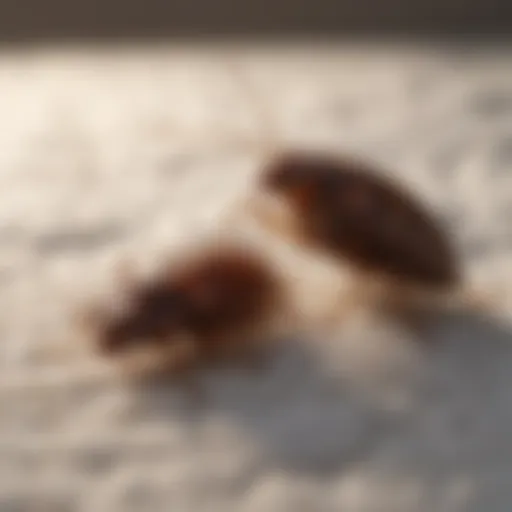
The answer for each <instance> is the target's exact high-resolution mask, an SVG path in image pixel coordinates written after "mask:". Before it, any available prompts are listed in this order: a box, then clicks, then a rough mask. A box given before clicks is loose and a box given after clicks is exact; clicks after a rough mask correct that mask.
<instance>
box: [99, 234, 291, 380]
mask: <svg viewBox="0 0 512 512" xmlns="http://www.w3.org/2000/svg"><path fill="white" fill-rule="evenodd" d="M131 281H132V282H131V283H130V285H129V286H128V287H127V291H126V296H125V297H123V302H124V303H125V305H124V307H123V308H120V311H119V312H118V313H116V314H112V313H110V314H103V315H99V314H97V313H96V314H95V315H94V325H95V332H96V333H97V336H96V339H97V347H98V349H99V350H100V352H101V353H102V354H104V355H107V356H110V357H112V358H114V359H119V360H122V361H124V363H125V364H126V363H128V365H127V368H128V370H129V372H131V373H132V374H133V373H135V374H138V375H141V374H142V375H147V373H156V374H159V373H160V374H161V373H166V374H167V373H168V374H170V375H177V374H183V375H187V376H188V375H190V373H189V372H190V371H191V370H194V369H195V368H196V367H198V366H201V365H203V364H209V363H215V362H221V361H229V360H237V359H238V358H240V360H241V361H244V362H247V363H251V362H255V361H259V362H261V360H260V358H259V356H260V355H262V352H259V349H260V348H262V346H263V345H264V341H265V340H267V339H271V337H272V335H274V334H276V332H274V331H273V328H274V327H277V326H278V325H280V324H279V321H280V319H281V318H282V317H281V313H283V311H284V307H285V304H286V298H285V295H286V294H285V292H284V288H283V286H282V281H281V280H280V277H279V276H278V273H277V271H276V269H275V268H274V267H273V265H271V264H270V262H269V261H268V260H267V259H266V258H265V257H264V256H263V255H262V254H260V253H259V252H256V251H255V250H254V249H251V248H249V247H248V246H245V245H243V244H212V245H208V246H201V247H199V248H198V247H196V248H194V249H190V250H188V251H185V252H184V253H183V254H181V256H180V257H178V258H174V260H173V261H172V262H170V263H168V264H166V265H164V266H163V267H162V268H160V269H159V270H158V271H157V272H155V274H154V275H153V276H151V277H150V278H149V279H141V280H137V279H135V278H133V277H132V278H131Z"/></svg>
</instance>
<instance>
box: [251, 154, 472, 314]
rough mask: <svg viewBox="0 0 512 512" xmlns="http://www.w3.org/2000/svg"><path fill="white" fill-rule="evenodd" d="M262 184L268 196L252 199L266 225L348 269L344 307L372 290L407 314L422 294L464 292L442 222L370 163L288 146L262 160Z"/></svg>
mask: <svg viewBox="0 0 512 512" xmlns="http://www.w3.org/2000/svg"><path fill="white" fill-rule="evenodd" d="M257 187H258V189H259V190H260V191H261V192H263V193H262V194H259V195H258V197H260V198H261V197H265V198H266V199H271V201H270V202H269V201H264V202H259V201H258V202H253V203H252V205H253V207H252V210H253V212H254V213H255V214H256V215H257V216H258V218H259V219H260V220H261V221H263V224H264V225H265V226H267V227H270V228H271V229H272V230H274V231H277V232H279V233H280V234H281V235H284V236H285V237H286V238H287V239H289V240H290V241H293V243H299V244H302V245H304V246H305V247H307V248H309V249H313V250H314V251H317V252H321V253H322V254H324V255H328V256H329V257H330V258H331V259H333V260H334V261H335V262H343V263H344V264H345V265H346V266H347V267H348V268H349V269H350V271H351V273H352V276H353V281H352V283H353V287H352V288H351V290H350V292H349V293H348V294H344V297H345V298H344V300H345V302H344V306H345V309H346V306H347V305H348V302H347V301H350V302H351V303H352V304H353V305H360V304H361V299H362V298H363V296H366V298H367V297H368V295H367V294H368V293H370V296H371V297H373V298H376V297H379V304H380V305H382V306H383V307H385V308H390V309H391V310H393V311H394V312H396V313H404V314H405V313H407V314H410V313H412V312H413V311H416V312H417V309H416V306H417V305H420V304H422V305H423V306H424V305H426V304H427V303H426V302H425V301H424V299H427V300H428V301H429V304H431V305H432V304H433V303H432V302H431V299H433V298H434V297H436V298H440V297H446V296H447V295H448V294H451V293H455V294H456V293H458V292H459V291H460V290H462V286H463V275H462V270H461V269H462V264H461V261H460V260H459V257H458V255H457V253H456V250H455V248H454V246H453V244H452V241H451V238H450V236H449V235H448V233H446V232H445V230H444V229H443V227H442V224H441V223H440V221H439V220H438V219H437V218H436V216H435V215H434V214H433V213H432V212H431V211H429V209H428V208H427V207H426V206H425V205H424V204H422V202H421V201H420V200H419V199H417V198H416V197H415V196H414V194H413V193H412V192H411V191H409V190H407V189H406V188H405V187H404V186H402V185H401V184H399V183H398V182H396V181H395V180H393V179H391V178H388V177H386V176H385V175H384V174H383V173H381V172H379V170H377V169H375V168H374V167H373V165H371V164H367V163H364V162H363V161H362V160H358V159H356V158H348V157H345V158H341V157H336V156H333V155H330V154H327V153H323V152H314V151H290V152H283V153H281V154H276V155H274V156H273V157H272V158H271V159H270V160H269V162H268V163H267V164H266V165H265V166H264V169H263V172H262V173H261V175H260V177H259V181H258V184H257ZM255 206H257V208H256V207H255ZM462 295H464V296H465V297H466V298H469V299H470V300H474V301H475V302H478V300H480V298H478V297H477V296H476V295H472V294H471V293H469V292H468V293H467V294H462ZM381 299H382V300H381ZM340 306H341V304H337V305H336V306H335V308H334V310H333V312H334V314H335V316H339V314H340V312H341V311H342V309H340ZM425 311H426V310H425ZM411 318H412V317H411Z"/></svg>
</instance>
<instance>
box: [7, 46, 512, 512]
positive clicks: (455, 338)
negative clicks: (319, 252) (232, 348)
mask: <svg viewBox="0 0 512 512" xmlns="http://www.w3.org/2000/svg"><path fill="white" fill-rule="evenodd" d="M236 56H237V55H235V57H236ZM238 56H242V58H241V60H240V62H241V64H242V68H243V69H244V70H245V71H246V72H247V73H248V74H249V76H250V79H251V80H252V81H253V83H254V84H255V92H256V94H255V95H254V96H251V93H250V92H249V91H247V90H245V89H244V88H243V87H242V83H241V82H237V81H236V80H235V76H236V75H234V74H233V69H234V68H233V67H230V65H229V62H230V59H231V58H232V57H233V55H232V54H231V55H228V53H227V50H226V49H224V50H223V49H219V50H218V51H217V50H216V49H213V50H212V49H209V50H206V49H203V48H196V49H190V50H188V49H186V48H165V47H163V48H162V47H160V48H154V49H152V48H148V49H145V50H137V49H131V50H128V49H126V50H121V51H114V50H112V51H105V52H101V51H99V50H94V51H93V50H91V51H85V50H84V51H78V50H77V51H71V50H70V51H68V52H64V51H60V52H58V51H50V50H48V51H40V52H33V53H31V52H26V53H21V52H20V53H16V54H15V53H12V54H10V53H4V54H3V55H2V56H1V57H0V91H1V92H2V93H1V94H0V112H2V116H1V118H0V147H1V151H0V182H1V186H0V248H1V250H0V333H1V340H2V348H1V352H0V366H1V371H0V511H2V512H14V511H16V512H18V511H27V512H28V511H31V512H32V511H37V512H43V511H44V512H46V511H47V512H61V511H84V512H88V511H91V512H93V511H94V512H118V511H119V512H131V511H144V512H157V511H166V512H167V511H171V510H176V511H180V512H196V511H198V512H199V511H208V512H215V511H223V512H227V511H230V510H234V511H243V512H252V511H258V512H263V511H264V512H274V511H275V512H287V511H290V512H299V511H308V512H309V511H311V512H313V511H315V512H323V511H325V512H329V511H340V510H343V511H344V512H386V511H389V512H420V511H425V512H427V511H428V512H432V511H436V512H442V511H447V512H456V511H465V512H466V511H467V512H480V511H483V510H485V511H488V512H501V511H503V512H509V511H510V509H511V507H512V444H511V443H510V432H511V431H512V399H511V396H512V395H511V394H510V387H511V385H512V344H511V341H512V338H511V334H510V333H511V331H510V330H509V329H508V327H507V322H508V318H509V313H510V309H509V308H510V307H512V305H511V304H510V303H509V301H508V298H509V294H508V293H507V287H508V286H510V285H512V273H511V263H510V261H512V260H511V259H510V255H511V247H512V246H511V245H510V244H511V241H512V228H511V225H510V222H509V217H510V211H509V210H510V208H511V204H512V202H511V199H512V167H511V166H512V59H510V53H509V51H508V50H506V49H505V50H503V49H496V50H493V49H492V48H487V49H485V50H483V51H481V52H464V51H462V50H461V48H458V49H452V50H449V49H446V50H443V49H436V50H430V51H427V50H424V49H423V50H422V49H419V48H414V47H413V46H411V47H409V48H400V47H386V46H378V45H376V46H375V47H372V46H371V45H370V46H366V47H361V48H358V47H357V46H343V45H339V46H326V47H318V48H316V49H308V47H307V46H302V47H297V48H294V47H293V46H290V47H288V48H281V49H279V48H275V49H274V48H272V47H267V48H260V49H259V48H257V47H256V48H251V49H249V50H248V51H247V54H244V53H243V52H242V51H241V52H240V54H239V55H238ZM260 102H263V103H260ZM261 104H264V105H266V107H267V108H268V109H269V112H271V114H272V116H273V117H274V120H275V123H274V126H273V128H277V129H278V132H279V136H280V138H281V142H282V143H283V144H284V143H290V144H291V143H293V144H301V145H305V144H313V145H319V144H321V145H325V146H326V147H335V148H337V149H340V150H350V151H357V152H360V153H363V154H367V155H368V156H369V157H371V158H375V159H377V160H379V161H382V163H383V164H385V165H387V166H388V167H389V169H390V171H391V172H396V173H397V174H398V175H400V176H401V177H403V179H404V180H405V181H406V183H408V184H409V185H410V186H413V187H415V188H416V189H417V190H418V193H420V194H421V195H422V196H423V197H424V198H425V200H426V201H428V202H429V203H431V204H432V205H435V206H436V207H438V208H439V211H440V214H441V216H442V217H443V218H444V219H445V221H446V222H447V224H448V225H450V226H451V227H452V228H453V230H454V232H455V233H456V240H457V243H458V244H459V245H460V247H461V249H462V251H463V254H464V257H465V261H466V263H467V265H468V270H469V272H470V275H471V276H472V278H473V279H474V280H475V282H476V283H481V285H482V286H484V285H485V286H489V287H497V286H498V285H499V287H500V290H501V291H500V293H503V301H502V303H501V307H500V308H499V317H500V319H499V320H489V321H479V320H477V319H475V318H471V317H466V318H462V319H461V318H458V319H451V320H450V321H446V322H444V323H442V324H440V325H439V326H437V328H436V330H435V332H433V333H432V334H431V337H432V339H431V340H429V341H428V343H426V346H428V347H429V348H428V349H426V350H422V349H421V348H420V347H421V345H418V344H417V343H416V340H415V339H413V337H412V335H411V334H409V333H407V332H406V331H403V330H400V329H398V327H396V326H395V327H393V326H391V325H386V324H384V323H383V322H382V321H378V320H377V319H367V320H366V321H362V322H359V321H358V319H356V318H354V319H353V321H350V322H349V324H348V325H347V326H346V327H345V328H341V329H340V332H337V333H330V334H328V335H327V334H326V333H322V334H320V333H317V336H316V337H314V339H312V340H309V341H310V343H307V340H304V342H303V343H300V342H293V341H292V342H290V344H289V345H288V344H287V345H285V346H284V347H283V349H282V350H280V351H279V352H278V353H277V354H276V356H275V359H274V360H273V363H272V364H271V366H270V367H269V368H268V369H267V370H266V371H265V372H264V373H263V374H261V375H252V374H249V375H244V374H241V373H240V372H233V373H232V374H222V375H219V374H215V375H213V374H212V375H205V376H204V379H205V382H206V383H207V385H208V389H209V390H210V393H211V395H210V399H209V402H208V405H207V406H205V407H204V408H203V407H200V408H197V409H194V408H190V407H189V406H188V405H189V404H187V402H186V400H183V399H182V398H180V395H179V394H178V393H176V392H173V391H172V389H162V388H160V389H157V388H154V389H131V388H127V387H126V386H123V385H121V384H120V383H119V382H116V381H115V380H112V379H111V378H110V372H109V369H108V368H104V367H103V366H101V364H99V363H98V362H96V361H95V360H94V359H93V358H92V357H91V356H89V355H87V354H86V353H85V354H82V352H83V351H81V350H74V347H76V346H78V345H79V343H80V340H79V339H78V334H77V332H76V330H73V328H72V326H71V323H70V319H71V318H72V317H71V315H72V313H73V312H74V310H75V309H76V308H77V307H78V305H79V304H81V303H82V302H83V301H85V300H88V299H89V298H90V297H91V296H92V295H94V294H96V293H99V291H101V290H104V291H106V290H108V289H109V288H110V289H111V282H110V273H111V264H112V262H113V261H115V259H116V258H117V257H118V256H120V255H125V254H129V255H130V256H131V257H132V258H133V259H134V260H135V261H138V262H139V263H140V265H141V267H144V266H146V267H147V268H148V269H150V268H151V267H152V266H153V265H154V264H155V263H156V262H157V261H158V260H159V258H161V257H163V256H164V255H165V253H166V251H167V250H171V249H172V248H173V247H174V246H176V245H179V244H181V243H182V242H185V241H186V240H187V239H188V238H191V237H192V236H193V233H195V232H197V233H204V232H209V230H210V229H211V228H212V227H215V226H216V225H218V221H217V219H218V218H219V216H222V215H223V214H224V213H225V212H226V211H227V210H226V209H227V208H228V207H229V206H230V204H231V203H233V202H236V201H237V200H238V199H239V198H240V197H241V196H242V195H243V194H244V193H245V192H246V189H247V186H248V184H249V180H250V178H251V176H252V175H253V174H254V172H255V171H256V169H257V164H258V162H259V161H260V160H259V159H258V158H259V156H261V155H258V153H257V152H255V151H253V150H254V147H253V150H248V149H247V147H248V146H251V144H252V145H253V146H254V145H256V141H258V140H263V138H262V136H263V135H264V134H265V129H266V128H269V127H268V126H266V127H265V125H264V124H263V123H262V118H260V117H258V116H259V114H260V112H259V110H258V106H261ZM248 141H249V144H247V142H248ZM251 141H252V142H251ZM242 220H243V219H242ZM244 226H246V228H247V229H248V230H249V228H250V226H249V224H248V223H247V224H244V222H240V227H241V228H244ZM256 238H257V239H258V240H260V241H261V242H262V243H263V245H264V246H265V247H266V248H267V249H268V250H269V251H270V250H273V249H276V250H275V254H276V255H279V258H281V257H286V258H289V259H288V260H286V261H288V269H290V272H292V274H291V275H292V277H293V276H294V272H296V275H297V276H298V277H300V278H301V279H302V278H303V279H304V281H303V282H302V281H301V283H302V284H301V286H302V287H303V289H304V291H306V294H305V298H306V299H311V298H313V299H314V300H313V302H318V300H319V299H321V300H324V301H326V302H328V298H329V295H328V294H329V293H331V292H332V291H333V290H332V289H330V288H328V287H327V286H326V284H325V283H326V282H330V281H331V277H332V269H327V270H326V269H323V268H320V266H319V265H316V264H315V263H314V262H311V261H310V260H308V259H304V260H302V259H301V258H300V257H299V255H293V254H292V255H290V250H289V248H286V247H285V248H282V249H283V251H278V250H277V249H278V248H279V247H278V245H277V244H275V243H274V242H273V241H271V240H270V239H269V240H267V239H264V238H261V237H260V235H259V234H258V236H257V237H256ZM292 252H293V251H292ZM290 258H291V259H290ZM292 263H293V264H292ZM324 270H325V272H326V274H325V276H324V277H325V279H324V278H322V279H316V277H321V271H324ZM310 277H311V278H312V279H310ZM306 278H307V281H306ZM310 282H311V283H310ZM315 283H316V284H315ZM318 283H321V284H320V285H319V287H318V288H317V289H316V291H315V292H312V291H311V290H313V288H310V286H314V285H315V286H316V285H318ZM331 288H333V287H332V286H331ZM312 305H313V306H314V305H315V304H312Z"/></svg>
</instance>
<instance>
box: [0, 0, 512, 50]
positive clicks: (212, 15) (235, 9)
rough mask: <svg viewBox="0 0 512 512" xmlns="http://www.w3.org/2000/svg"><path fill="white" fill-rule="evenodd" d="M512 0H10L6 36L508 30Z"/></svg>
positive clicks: (0, 28) (5, 8)
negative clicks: (484, 0)
mask: <svg viewBox="0 0 512 512" xmlns="http://www.w3.org/2000/svg"><path fill="white" fill-rule="evenodd" d="M511 14H512V7H511V6H510V3H509V2H507V1H506V0H489V1H486V2H481V1H477V0H468V1H462V0H447V1H441V0H433V1H431V2H421V1H406V0H387V1H378V0H359V1H356V0H347V1H335V0H319V1H316V2H310V1H307V0H298V1H294V2H292V1H291V0H286V1H281V2H272V1H270V0H263V1H259V2H237V1H235V0H216V1H215V2H213V1H212V2H205V1H202V0H192V1H185V0H179V1H178V0H173V1H165V0H148V1H147V2H139V1H135V0H128V1H121V0H107V1H101V2H100V1H90V2H71V1H65V0H48V1H47V2H44V4H43V3H41V2H37V1H36V0H33V1H30V0H22V1H15V0H4V1H3V2H2V6H1V16H0V37H1V39H2V40H3V41H17V42H35V41H44V40H66V39H90V40H93V39H95V38H104V39H116V38H177V37H195V38H197V37H200V38H204V37H208V36H216V37H223V36H225V37H227V36H234V35H238V36H253V37H269V36H274V37H278V38H283V37H288V36H290V35H295V36H297V35H302V36H304V35H316V36H322V37H326V36H333V37H340V36H341V37H344V36H347V35H362V34H365V35H368V34H374V35H375V34H385V35H388V36H396V35H397V34H408V35H411V36H417V35H420V34H421V35H425V34H437V35H443V36H449V37H454V36H457V35H461V34H465V35H468V34H469V35H487V36H497V35H501V36H507V35H509V34H510V26H511V23H512V21H511Z"/></svg>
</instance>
